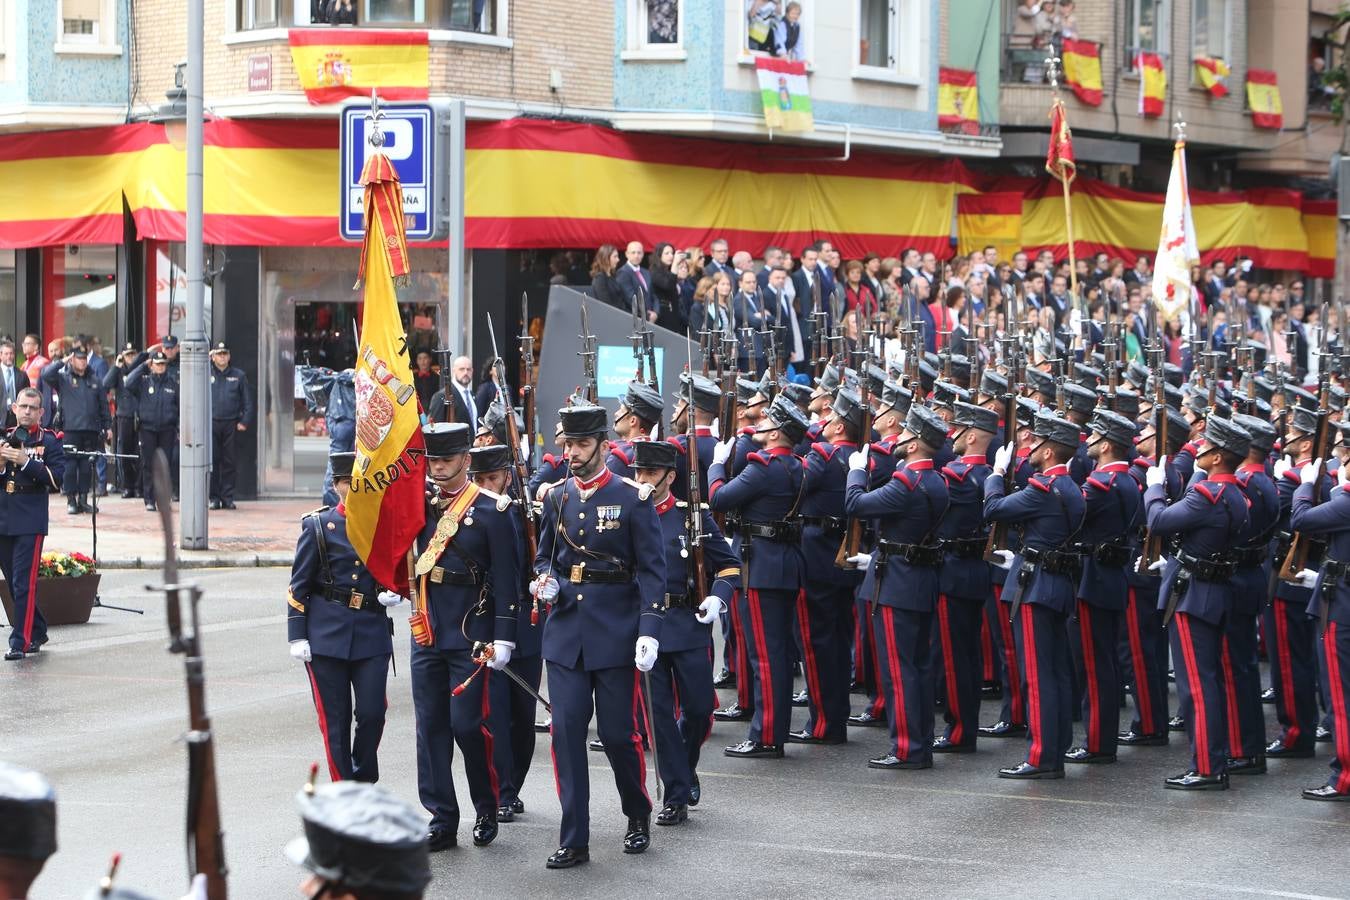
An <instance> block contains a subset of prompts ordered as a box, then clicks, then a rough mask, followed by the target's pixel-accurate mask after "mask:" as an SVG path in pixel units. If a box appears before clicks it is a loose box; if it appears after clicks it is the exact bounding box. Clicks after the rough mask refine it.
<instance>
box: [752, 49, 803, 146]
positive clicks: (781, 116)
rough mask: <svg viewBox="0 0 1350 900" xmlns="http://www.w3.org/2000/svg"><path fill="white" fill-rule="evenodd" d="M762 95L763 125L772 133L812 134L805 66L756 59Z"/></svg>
mask: <svg viewBox="0 0 1350 900" xmlns="http://www.w3.org/2000/svg"><path fill="white" fill-rule="evenodd" d="M755 73H756V74H757V75H758V76H759V93H760V96H761V97H762V98H763V101H764V124H765V125H767V126H768V127H769V129H770V130H772V131H813V130H815V127H816V123H815V119H814V117H813V116H812V114H811V91H810V88H808V87H807V84H806V63H804V62H791V61H789V60H786V59H777V58H775V57H764V56H757V57H755Z"/></svg>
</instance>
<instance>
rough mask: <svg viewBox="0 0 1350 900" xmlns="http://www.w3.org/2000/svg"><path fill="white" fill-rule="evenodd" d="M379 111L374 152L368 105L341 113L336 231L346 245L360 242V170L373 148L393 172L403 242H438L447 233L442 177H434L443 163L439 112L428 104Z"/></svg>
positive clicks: (384, 106)
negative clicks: (400, 205)
mask: <svg viewBox="0 0 1350 900" xmlns="http://www.w3.org/2000/svg"><path fill="white" fill-rule="evenodd" d="M380 112H381V113H382V114H383V115H384V118H383V119H382V120H381V121H380V131H381V132H382V133H383V134H384V144H383V145H382V146H380V147H379V148H376V147H373V146H371V144H370V140H369V137H370V127H371V123H370V121H369V120H368V118H367V117H368V116H369V115H370V104H369V103H355V104H351V105H348V106H344V107H343V109H342V134H341V141H340V148H341V149H340V152H341V156H342V160H341V165H340V170H341V176H340V178H341V184H340V185H339V190H340V192H341V204H340V214H339V220H338V230H339V232H340V233H341V235H342V238H343V239H344V240H348V241H359V240H361V238H362V237H363V236H364V234H365V223H364V222H363V221H362V215H363V213H364V209H363V203H364V200H365V193H364V189H363V188H362V186H361V170H362V169H363V168H364V167H365V163H366V159H367V158H368V157H369V155H370V154H371V153H373V152H375V150H377V149H378V150H380V151H381V152H383V153H384V155H385V156H387V157H389V161H390V162H392V163H393V164H394V170H395V171H396V172H398V177H399V182H400V184H401V186H402V188H403V215H404V219H405V222H406V231H407V233H408V240H410V241H431V240H440V239H441V238H444V237H445V236H446V235H447V233H448V227H447V226H448V223H447V222H446V221H445V217H446V214H447V212H448V209H449V202H448V197H446V196H445V195H444V193H443V192H442V185H445V184H446V182H447V179H445V178H444V177H441V176H440V173H439V169H440V168H441V167H442V166H444V165H445V159H444V145H443V143H442V140H441V128H440V114H439V113H440V110H438V109H437V108H436V107H435V106H434V105H433V104H430V103H398V104H396V103H389V104H386V103H381V104H380Z"/></svg>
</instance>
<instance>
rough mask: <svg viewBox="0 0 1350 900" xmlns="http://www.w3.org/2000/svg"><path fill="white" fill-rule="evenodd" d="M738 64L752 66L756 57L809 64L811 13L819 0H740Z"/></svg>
mask: <svg viewBox="0 0 1350 900" xmlns="http://www.w3.org/2000/svg"><path fill="white" fill-rule="evenodd" d="M741 2H743V3H744V6H745V14H744V15H743V16H741V26H740V32H741V35H740V48H741V51H740V56H741V62H742V63H745V64H753V63H754V58H755V57H756V56H777V57H779V58H781V59H790V60H794V61H797V62H805V63H808V64H809V63H810V61H811V32H812V21H813V19H812V15H811V13H812V11H813V7H815V6H816V5H817V4H818V3H819V0H789V2H787V3H783V2H782V0H778V2H772V0H767V2H766V0H741Z"/></svg>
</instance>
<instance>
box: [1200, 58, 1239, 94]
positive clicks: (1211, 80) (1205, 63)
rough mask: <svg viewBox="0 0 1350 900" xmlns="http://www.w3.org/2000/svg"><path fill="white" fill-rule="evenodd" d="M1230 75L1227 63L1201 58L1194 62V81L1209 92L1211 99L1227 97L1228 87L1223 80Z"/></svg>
mask: <svg viewBox="0 0 1350 900" xmlns="http://www.w3.org/2000/svg"><path fill="white" fill-rule="evenodd" d="M1230 74H1231V72H1230V70H1229V68H1228V63H1226V62H1224V61H1223V60H1221V59H1211V58H1210V57H1208V56H1201V57H1197V58H1196V60H1195V80H1196V81H1198V82H1200V84H1202V85H1203V86H1204V88H1205V90H1207V91H1209V95H1210V96H1211V97H1227V96H1228V85H1227V84H1225V83H1224V79H1226V78H1227V77H1228V76H1229V75H1230Z"/></svg>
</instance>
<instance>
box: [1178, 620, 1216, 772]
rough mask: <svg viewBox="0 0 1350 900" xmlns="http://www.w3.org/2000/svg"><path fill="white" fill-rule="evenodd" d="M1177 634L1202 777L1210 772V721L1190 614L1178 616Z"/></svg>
mask: <svg viewBox="0 0 1350 900" xmlns="http://www.w3.org/2000/svg"><path fill="white" fill-rule="evenodd" d="M1175 618H1176V622H1177V633H1178V635H1179V636H1180V638H1181V656H1182V659H1183V660H1184V661H1185V664H1186V680H1187V681H1188V682H1190V686H1191V719H1192V726H1191V727H1192V728H1193V729H1194V731H1193V732H1192V733H1193V734H1194V735H1195V768H1196V771H1197V772H1199V773H1200V774H1201V775H1210V774H1213V773H1211V772H1210V770H1209V720H1208V718H1206V715H1205V713H1206V710H1205V694H1204V685H1203V684H1201V683H1200V667H1199V666H1198V665H1196V662H1195V644H1193V643H1192V642H1191V617H1190V614H1189V613H1183V612H1179V613H1177V614H1176V617H1175Z"/></svg>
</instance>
